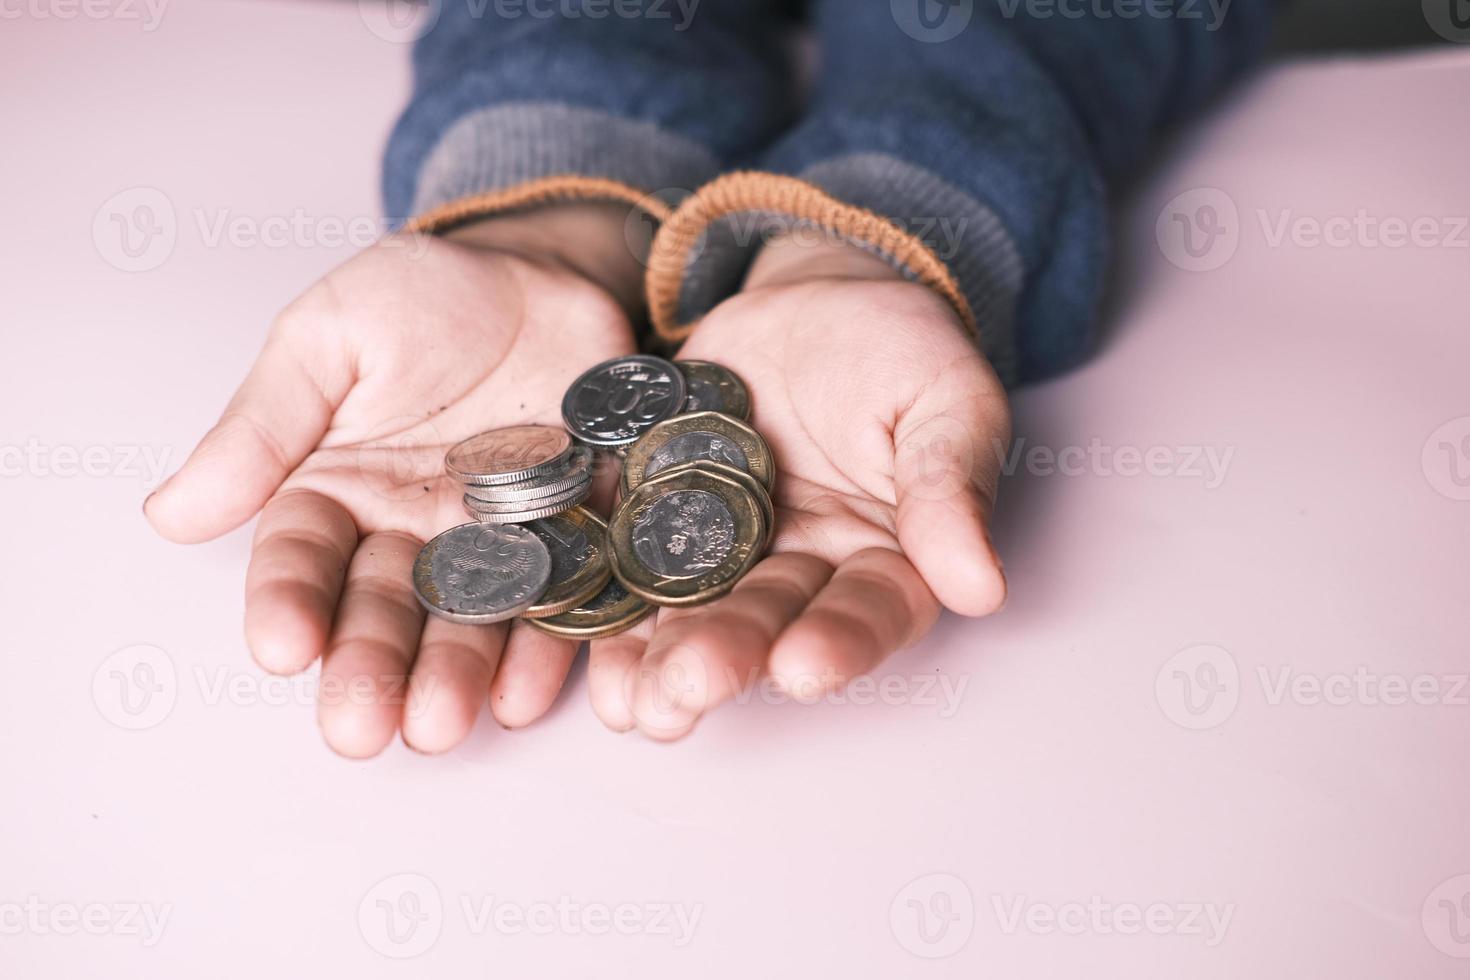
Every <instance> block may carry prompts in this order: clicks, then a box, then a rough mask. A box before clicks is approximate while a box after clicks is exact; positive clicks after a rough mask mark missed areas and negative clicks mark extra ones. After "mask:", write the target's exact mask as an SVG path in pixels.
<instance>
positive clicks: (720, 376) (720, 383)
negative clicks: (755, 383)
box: [674, 361, 750, 422]
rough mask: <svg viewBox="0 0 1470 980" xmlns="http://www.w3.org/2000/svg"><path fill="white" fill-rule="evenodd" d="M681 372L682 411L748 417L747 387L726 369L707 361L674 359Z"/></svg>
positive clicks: (733, 373)
mask: <svg viewBox="0 0 1470 980" xmlns="http://www.w3.org/2000/svg"><path fill="white" fill-rule="evenodd" d="M674 364H675V365H677V366H678V368H679V370H680V371H682V372H683V374H684V387H685V388H686V389H687V390H688V392H689V394H688V395H687V396H685V398H684V411H686V412H724V413H725V414H726V415H732V416H734V417H735V418H737V419H740V420H741V421H747V422H748V421H749V420H750V389H748V388H746V387H745V382H744V381H741V380H740V378H738V377H737V376H736V375H735V372H733V371H731V370H730V369H729V368H727V367H725V366H723V365H720V364H712V363H710V362H709V361H675V362H674Z"/></svg>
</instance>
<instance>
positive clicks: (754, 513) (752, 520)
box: [608, 466, 766, 606]
mask: <svg viewBox="0 0 1470 980" xmlns="http://www.w3.org/2000/svg"><path fill="white" fill-rule="evenodd" d="M765 523H766V522H765V514H764V513H763V511H762V509H761V505H760V502H759V501H758V500H757V499H756V497H755V495H754V494H752V493H751V492H750V491H749V490H748V489H746V487H745V485H744V484H743V483H742V482H741V481H739V480H737V479H733V478H731V477H729V476H727V475H725V474H723V473H719V472H715V471H713V470H709V469H703V468H700V467H695V466H691V467H685V468H684V469H682V470H680V471H679V472H677V473H669V474H660V475H658V476H655V477H653V478H652V479H650V480H648V481H647V482H645V483H643V484H641V485H640V486H639V487H637V488H636V489H635V490H634V491H633V492H632V493H631V494H630V495H629V496H628V498H627V499H626V500H624V501H623V502H622V503H621V504H619V505H618V509H617V510H616V511H615V512H614V513H613V518H612V523H611V524H610V525H609V526H608V544H609V549H608V558H609V560H610V561H611V563H612V570H613V575H615V576H617V579H618V581H620V582H622V583H623V585H624V586H625V587H626V588H627V590H628V591H629V592H631V593H633V594H634V595H636V596H638V597H639V598H641V599H643V600H644V601H645V602H651V603H653V604H654V605H656V606H695V605H699V604H701V603H705V602H710V601H712V600H714V599H717V598H719V597H720V596H722V595H724V594H725V593H726V592H729V591H730V589H732V588H734V586H735V583H736V582H738V581H739V580H740V579H741V577H743V576H744V575H745V573H746V572H748V571H750V569H751V568H752V567H754V565H755V563H756V562H757V561H759V560H760V557H761V551H762V548H763V547H764V545H765V543H766V529H765Z"/></svg>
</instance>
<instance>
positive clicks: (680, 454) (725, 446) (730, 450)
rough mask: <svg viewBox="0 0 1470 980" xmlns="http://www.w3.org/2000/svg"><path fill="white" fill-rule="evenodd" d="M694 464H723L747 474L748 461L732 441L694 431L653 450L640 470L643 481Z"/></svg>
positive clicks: (678, 436)
mask: <svg viewBox="0 0 1470 980" xmlns="http://www.w3.org/2000/svg"><path fill="white" fill-rule="evenodd" d="M697 460H705V461H708V462H711V463H724V464H725V465H726V466H733V467H735V468H736V469H737V470H745V471H746V472H747V473H748V472H750V461H749V460H747V459H746V458H745V453H744V452H742V451H741V449H740V447H739V446H737V445H736V444H735V442H734V441H733V440H731V439H727V438H726V437H725V436H722V435H720V434H719V433H718V432H704V431H695V432H685V433H682V434H680V435H677V436H674V438H672V439H670V440H669V441H668V442H666V443H664V444H663V445H662V446H660V447H659V448H658V449H657V450H655V451H654V453H653V455H652V456H650V457H649V458H648V465H646V466H644V467H643V476H644V478H645V479H646V478H648V477H650V476H653V475H654V474H655V473H657V472H658V471H659V470H666V469H668V468H669V467H670V466H677V465H679V464H680V463H692V462H695V461H697Z"/></svg>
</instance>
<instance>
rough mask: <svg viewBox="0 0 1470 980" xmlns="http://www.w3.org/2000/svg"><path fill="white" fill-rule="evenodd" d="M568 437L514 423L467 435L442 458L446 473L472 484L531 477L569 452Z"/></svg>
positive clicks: (556, 431)
mask: <svg viewBox="0 0 1470 980" xmlns="http://www.w3.org/2000/svg"><path fill="white" fill-rule="evenodd" d="M571 451H572V437H571V436H570V435H568V434H567V433H566V432H565V431H564V430H562V429H554V428H552V427H550V426H546V425H517V426H512V427H511V428H507V429H494V430H492V431H490V432H482V433H480V434H479V435H477V436H471V437H470V438H468V439H466V440H464V441H463V442H461V443H460V444H459V445H457V446H455V447H454V448H453V449H451V450H449V452H448V453H447V454H446V455H445V457H444V468H445V469H446V470H447V471H448V472H449V475H450V476H452V477H454V478H455V479H457V480H459V481H460V482H462V483H466V484H470V485H472V486H494V485H497V484H503V483H518V482H520V481H522V480H528V479H532V478H534V477H537V476H539V475H541V474H543V473H545V472H548V471H551V470H554V469H556V468H557V467H559V466H560V465H561V464H562V463H563V462H564V461H565V460H566V459H567V457H568V456H569V455H570V454H571Z"/></svg>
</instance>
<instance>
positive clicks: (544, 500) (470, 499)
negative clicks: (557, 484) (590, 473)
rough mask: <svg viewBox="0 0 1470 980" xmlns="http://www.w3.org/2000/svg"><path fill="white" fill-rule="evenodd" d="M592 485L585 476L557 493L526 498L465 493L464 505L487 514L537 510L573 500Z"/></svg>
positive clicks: (582, 494) (583, 494)
mask: <svg viewBox="0 0 1470 980" xmlns="http://www.w3.org/2000/svg"><path fill="white" fill-rule="evenodd" d="M591 485H592V481H591V480H590V479H588V478H587V477H583V478H582V480H581V482H580V483H575V484H573V485H572V486H570V487H568V488H567V489H565V490H558V491H557V492H556V493H547V494H542V495H541V496H539V497H531V498H529V499H526V500H486V499H485V498H484V497H477V496H475V495H474V494H471V493H467V494H465V495H464V505H465V506H466V507H471V508H473V509H474V510H476V511H478V512H483V513H486V514H514V513H520V512H521V511H526V510H537V509H538V508H541V507H550V506H552V505H553V504H559V503H561V502H562V501H563V500H572V499H575V498H578V497H581V496H585V495H586V493H587V492H588V490H589V489H590V487H591Z"/></svg>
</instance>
